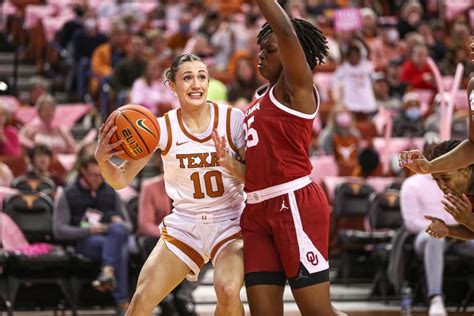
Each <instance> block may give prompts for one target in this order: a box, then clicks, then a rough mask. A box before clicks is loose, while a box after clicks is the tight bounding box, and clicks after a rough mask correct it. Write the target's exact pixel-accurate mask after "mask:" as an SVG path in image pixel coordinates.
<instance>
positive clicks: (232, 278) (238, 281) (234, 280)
mask: <svg viewBox="0 0 474 316" xmlns="http://www.w3.org/2000/svg"><path fill="white" fill-rule="evenodd" d="M242 248H243V242H242V240H241V239H236V240H234V241H232V242H230V243H229V244H227V246H225V248H224V249H222V251H221V252H220V253H219V255H218V256H217V258H216V260H215V269H214V285H232V286H235V287H238V288H241V287H242V285H243V283H244V262H243V253H242Z"/></svg>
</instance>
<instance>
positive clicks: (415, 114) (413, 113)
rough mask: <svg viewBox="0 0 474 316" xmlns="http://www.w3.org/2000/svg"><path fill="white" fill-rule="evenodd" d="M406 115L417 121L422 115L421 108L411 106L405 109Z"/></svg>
mask: <svg viewBox="0 0 474 316" xmlns="http://www.w3.org/2000/svg"><path fill="white" fill-rule="evenodd" d="M405 115H406V116H407V117H408V119H409V120H410V121H416V120H417V119H419V118H420V117H421V111H420V109H419V108H409V109H408V110H406V111H405Z"/></svg>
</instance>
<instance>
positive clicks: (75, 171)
mask: <svg viewBox="0 0 474 316" xmlns="http://www.w3.org/2000/svg"><path fill="white" fill-rule="evenodd" d="M96 147H97V143H96V142H92V143H85V144H83V145H82V146H81V147H80V148H79V150H78V151H77V155H76V160H75V161H74V165H73V166H72V168H71V170H69V174H68V175H67V176H66V182H67V183H69V182H73V181H74V180H75V179H76V178H77V176H78V175H79V163H80V162H81V160H82V158H84V157H87V156H91V155H94V153H95V148H96Z"/></svg>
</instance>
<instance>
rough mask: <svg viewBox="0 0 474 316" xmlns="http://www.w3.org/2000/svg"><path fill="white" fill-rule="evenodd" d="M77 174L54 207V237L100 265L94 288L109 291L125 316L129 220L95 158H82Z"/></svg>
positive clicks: (127, 288) (127, 289) (127, 295)
mask: <svg viewBox="0 0 474 316" xmlns="http://www.w3.org/2000/svg"><path fill="white" fill-rule="evenodd" d="M79 170H80V171H79V176H78V177H77V179H76V180H75V181H74V182H73V183H71V184H69V185H67V186H66V187H65V188H64V191H63V192H62V193H61V195H60V196H59V198H58V200H57V202H56V204H55V207H54V214H53V229H54V234H55V236H56V238H57V239H58V240H64V241H70V242H74V243H75V248H76V251H77V252H78V253H80V254H82V255H84V256H86V257H88V258H89V259H91V260H94V261H99V262H100V263H101V265H102V271H101V273H100V274H99V276H98V277H97V280H95V281H94V282H93V286H94V287H95V288H96V289H98V290H100V291H109V290H110V291H112V295H113V297H114V299H115V302H116V304H117V308H118V310H119V315H124V314H125V312H126V310H127V308H128V300H129V286H128V257H129V254H128V249H127V240H128V235H129V233H130V232H131V228H132V226H131V223H130V219H129V218H128V215H127V212H126V211H125V208H124V205H123V204H122V202H121V200H120V197H119V196H118V194H117V192H116V191H115V190H114V189H112V188H111V187H110V186H109V185H108V184H107V183H105V182H104V179H103V178H102V174H101V173H100V169H99V165H98V164H97V161H96V160H95V157H94V156H87V157H83V158H82V159H81V161H80V163H79Z"/></svg>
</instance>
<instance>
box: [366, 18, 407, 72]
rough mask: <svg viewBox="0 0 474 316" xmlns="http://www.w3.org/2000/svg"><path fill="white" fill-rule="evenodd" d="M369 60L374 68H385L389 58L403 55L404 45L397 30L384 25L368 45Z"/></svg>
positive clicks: (380, 69)
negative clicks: (377, 35)
mask: <svg viewBox="0 0 474 316" xmlns="http://www.w3.org/2000/svg"><path fill="white" fill-rule="evenodd" d="M370 51H371V56H370V57H371V61H372V62H373V63H374V67H375V69H376V70H379V71H382V70H385V69H386V67H387V66H388V63H389V61H390V60H392V59H395V58H398V57H400V56H403V54H404V53H405V47H404V45H402V43H401V41H400V36H399V35H398V31H397V29H396V28H395V27H393V26H385V27H384V28H383V29H382V32H381V35H380V36H379V37H378V38H377V39H375V40H373V41H372V44H371V45H370Z"/></svg>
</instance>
